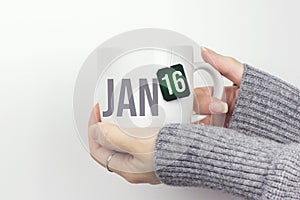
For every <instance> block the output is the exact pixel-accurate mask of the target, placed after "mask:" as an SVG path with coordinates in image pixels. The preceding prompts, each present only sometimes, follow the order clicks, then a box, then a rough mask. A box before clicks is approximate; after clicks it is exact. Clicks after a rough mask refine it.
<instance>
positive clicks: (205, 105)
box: [194, 87, 228, 115]
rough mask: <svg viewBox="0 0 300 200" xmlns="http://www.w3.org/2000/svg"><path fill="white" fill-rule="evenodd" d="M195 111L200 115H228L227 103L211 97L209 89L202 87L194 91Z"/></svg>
mask: <svg viewBox="0 0 300 200" xmlns="http://www.w3.org/2000/svg"><path fill="white" fill-rule="evenodd" d="M194 98H195V99H194V111H195V112H196V113H197V114H200V115H208V114H212V113H213V114H221V113H227V111H228V105H227V103H225V102H223V101H221V100H219V99H217V98H215V97H212V96H211V90H210V89H209V88H208V87H200V88H196V89H195V90H194Z"/></svg>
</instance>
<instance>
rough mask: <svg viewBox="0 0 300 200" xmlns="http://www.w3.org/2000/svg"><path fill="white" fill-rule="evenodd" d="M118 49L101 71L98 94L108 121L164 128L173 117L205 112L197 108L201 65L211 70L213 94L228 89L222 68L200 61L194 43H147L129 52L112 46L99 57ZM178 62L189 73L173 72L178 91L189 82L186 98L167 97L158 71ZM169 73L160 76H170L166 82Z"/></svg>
mask: <svg viewBox="0 0 300 200" xmlns="http://www.w3.org/2000/svg"><path fill="white" fill-rule="evenodd" d="M116 52H120V55H119V56H117V57H115V59H113V60H112V61H111V62H110V64H109V65H108V66H106V69H105V70H104V72H103V73H102V74H101V75H100V77H99V79H98V84H97V87H96V90H95V95H94V99H95V102H99V104H100V107H101V117H102V121H104V122H112V123H116V124H118V125H119V126H120V127H121V128H160V127H162V126H163V125H164V124H168V123H192V122H194V121H197V120H199V119H201V118H203V116H198V115H196V114H195V113H194V112H193V101H194V73H195V72H196V71H200V70H203V71H205V72H207V73H208V74H209V75H210V76H211V78H212V80H213V85H214V90H213V96H214V97H216V98H218V99H221V97H222V95H223V90H224V84H223V79H222V77H221V75H220V73H219V72H218V71H216V70H215V69H214V68H213V67H212V66H210V65H209V64H208V63H205V62H199V63H195V62H194V50H193V47H191V46H173V47H169V48H165V49H160V48H155V47H145V48H140V49H134V50H130V51H125V52H124V51H122V49H119V48H114V47H112V48H105V49H102V50H101V51H99V59H106V57H107V56H108V54H109V53H113V54H114V55H116V54H118V53H116ZM99 64H101V62H99ZM175 65H178V66H179V67H182V68H183V72H184V74H185V78H184V76H183V74H182V72H181V71H178V70H174V71H173V72H175V73H174V74H173V73H172V72H170V74H172V75H174V76H173V78H174V79H175V80H174V79H173V80H172V81H171V83H172V87H173V90H174V88H176V87H177V89H178V91H180V90H185V92H186V90H187V88H188V90H189V92H186V93H185V95H186V96H184V97H182V98H177V99H174V100H171V101H166V100H165V99H164V95H163V94H162V91H161V85H162V84H159V81H158V76H157V73H158V71H159V70H161V69H163V68H169V67H170V66H175ZM170 76H171V75H170ZM160 78H162V77H160ZM169 78H170V77H169V75H168V76H164V77H163V78H162V79H163V80H160V82H161V81H165V83H166V84H165V86H166V85H168V84H167V82H170V80H169ZM184 79H185V82H184ZM175 82H176V84H177V86H176V84H175ZM177 82H178V83H177ZM169 85H170V84H169ZM174 86H176V87H174ZM172 87H167V89H168V92H170V93H169V94H172V93H173V91H172ZM177 89H176V90H177ZM187 93H189V94H188V95H187Z"/></svg>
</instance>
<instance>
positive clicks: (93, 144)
mask: <svg viewBox="0 0 300 200" xmlns="http://www.w3.org/2000/svg"><path fill="white" fill-rule="evenodd" d="M100 121H101V117H100V108H99V104H98V103H97V104H96V105H95V106H94V108H93V110H92V112H91V115H90V119H89V123H88V124H89V125H88V126H89V127H90V126H92V125H93V124H96V123H98V122H100ZM88 140H89V149H90V152H92V151H96V150H97V149H99V148H100V147H101V145H100V144H99V143H98V142H97V141H95V140H94V139H93V138H92V137H91V135H90V134H88Z"/></svg>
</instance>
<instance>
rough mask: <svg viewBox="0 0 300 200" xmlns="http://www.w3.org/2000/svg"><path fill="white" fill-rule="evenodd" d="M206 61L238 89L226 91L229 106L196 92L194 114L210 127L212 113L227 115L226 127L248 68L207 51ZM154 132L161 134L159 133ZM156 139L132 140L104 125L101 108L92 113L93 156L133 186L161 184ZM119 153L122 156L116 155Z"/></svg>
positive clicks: (204, 92) (205, 92) (206, 91)
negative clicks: (138, 184) (155, 161)
mask: <svg viewBox="0 0 300 200" xmlns="http://www.w3.org/2000/svg"><path fill="white" fill-rule="evenodd" d="M202 57H203V59H204V60H205V61H206V62H208V63H209V64H211V65H212V66H213V67H215V68H216V69H217V70H218V71H219V72H220V73H221V74H222V75H223V76H225V77H226V78H228V79H229V80H231V81H232V82H233V83H234V85H235V86H232V87H226V88H225V97H226V103H224V102H222V101H220V100H218V99H215V98H212V96H211V90H209V89H208V88H196V89H195V98H196V100H195V101H194V110H195V111H196V113H198V114H201V115H208V116H207V117H206V118H205V119H203V120H201V121H200V123H203V124H210V120H211V115H210V114H211V113H213V114H218V113H227V114H226V116H227V117H226V120H225V124H224V126H225V127H226V126H227V124H228V122H229V120H230V116H231V114H232V112H233V109H234V104H235V102H236V98H237V95H238V91H239V86H240V84H241V81H242V74H243V71H244V66H243V64H241V63H240V62H238V61H237V60H235V59H233V58H230V57H226V56H222V55H219V54H217V53H215V52H213V51H212V50H209V49H206V48H203V49H202ZM138 131H141V132H142V131H146V130H145V129H140V130H138ZM152 131H156V133H158V131H159V130H152ZM156 138H157V134H155V135H153V136H152V137H150V138H146V139H140V138H135V137H131V136H129V134H127V133H125V132H124V130H121V129H120V128H119V127H118V126H116V125H114V124H111V123H104V122H101V118H100V109H99V105H98V104H97V105H96V106H95V108H94V110H93V111H92V114H91V117H90V121H89V146H90V154H91V156H92V157H93V158H94V159H95V160H96V161H97V162H99V163H100V164H101V165H102V166H105V167H107V169H108V170H110V171H113V172H115V173H117V174H118V175H120V176H122V177H123V178H125V179H126V180H127V181H129V182H131V183H150V184H158V183H160V181H159V179H158V178H157V176H156V173H155V166H154V156H155V155H154V154H155V143H156ZM116 151H117V152H118V153H114V152H116ZM120 152H121V153H120Z"/></svg>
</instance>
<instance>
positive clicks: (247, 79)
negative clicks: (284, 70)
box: [229, 65, 300, 143]
mask: <svg viewBox="0 0 300 200" xmlns="http://www.w3.org/2000/svg"><path fill="white" fill-rule="evenodd" d="M229 128H231V129H235V130H238V131H239V132H243V133H245V134H247V135H257V136H262V137H265V138H269V139H271V140H275V141H277V142H280V143H291V142H297V143H299V142H300V131H299V130H300V90H299V89H298V88H296V87H294V86H292V85H290V84H289V83H286V82H284V81H283V80H281V79H279V78H277V77H274V76H272V75H270V74H268V73H266V72H263V71H261V70H258V69H256V68H253V67H251V66H249V65H245V71H244V74H243V79H242V84H241V86H240V91H239V95H238V99H237V102H236V105H235V108H234V111H233V114H232V117H231V120H230V123H229Z"/></svg>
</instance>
